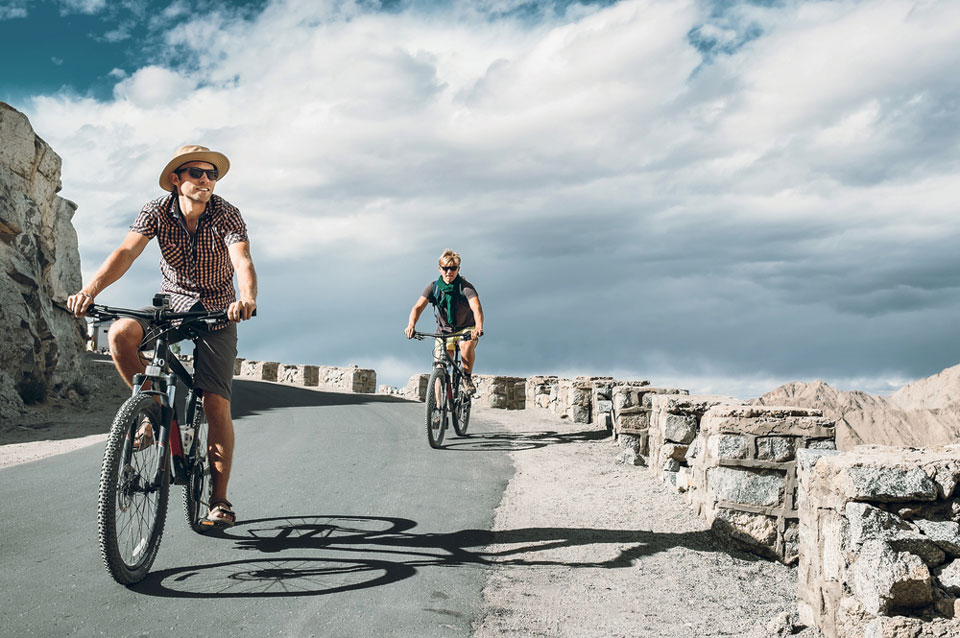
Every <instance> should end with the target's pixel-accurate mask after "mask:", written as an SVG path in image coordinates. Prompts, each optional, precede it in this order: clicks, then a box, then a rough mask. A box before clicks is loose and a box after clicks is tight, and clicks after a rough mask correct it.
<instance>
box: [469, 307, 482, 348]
mask: <svg viewBox="0 0 960 638" xmlns="http://www.w3.org/2000/svg"><path fill="white" fill-rule="evenodd" d="M467 303H469V304H470V310H473V321H474V326H476V329H475V330H474V331H473V336H472V337H471V341H476V340H478V339H479V338H480V335H482V334H483V307H482V306H481V305H480V297H471V298H470V299H467Z"/></svg>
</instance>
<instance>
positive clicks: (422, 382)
mask: <svg viewBox="0 0 960 638" xmlns="http://www.w3.org/2000/svg"><path fill="white" fill-rule="evenodd" d="M429 382H430V374H429V373H427V372H421V373H419V374H415V375H413V376H411V377H410V380H409V381H407V386H406V387H405V388H404V389H403V396H405V397H407V398H408V399H413V400H414V401H426V400H427V384H428V383H429Z"/></svg>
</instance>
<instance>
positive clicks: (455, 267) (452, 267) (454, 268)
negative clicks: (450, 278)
mask: <svg viewBox="0 0 960 638" xmlns="http://www.w3.org/2000/svg"><path fill="white" fill-rule="evenodd" d="M440 270H442V271H443V272H451V271H453V270H460V266H440Z"/></svg>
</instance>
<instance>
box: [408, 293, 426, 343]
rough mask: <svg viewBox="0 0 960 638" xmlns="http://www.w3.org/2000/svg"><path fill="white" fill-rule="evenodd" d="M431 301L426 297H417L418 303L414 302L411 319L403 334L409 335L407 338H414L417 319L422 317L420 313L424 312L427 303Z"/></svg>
mask: <svg viewBox="0 0 960 638" xmlns="http://www.w3.org/2000/svg"><path fill="white" fill-rule="evenodd" d="M428 303H430V302H429V301H428V300H427V298H426V297H420V298H419V299H417V303H415V304H413V309H412V310H411V311H410V319H409V321H407V328H406V330H404V331H403V334H405V335H407V339H412V338H413V331H414V329H415V328H416V325H417V319H419V318H420V314H421V313H422V312H423V309H424V308H426V307H427V304H428Z"/></svg>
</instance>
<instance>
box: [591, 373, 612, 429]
mask: <svg viewBox="0 0 960 638" xmlns="http://www.w3.org/2000/svg"><path fill="white" fill-rule="evenodd" d="M614 383H615V381H613V379H612V378H610V380H609V381H607V380H604V379H601V380H598V381H596V382H595V383H594V384H593V394H592V396H591V404H592V406H593V415H592V416H591V420H592V421H593V423H596V424H597V427H599V428H603V429H604V430H606V431H607V432H613V386H614Z"/></svg>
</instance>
